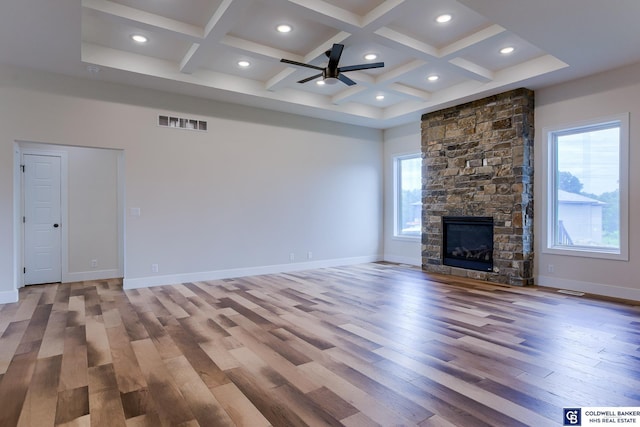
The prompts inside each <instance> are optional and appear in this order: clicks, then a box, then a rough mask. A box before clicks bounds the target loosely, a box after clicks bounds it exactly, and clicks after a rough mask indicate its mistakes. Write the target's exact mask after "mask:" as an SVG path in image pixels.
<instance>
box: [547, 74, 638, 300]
mask: <svg viewBox="0 0 640 427" xmlns="http://www.w3.org/2000/svg"><path fill="white" fill-rule="evenodd" d="M639 100H640V64H636V65H632V66H628V67H625V68H621V69H618V70H615V71H610V72H606V73H602V74H598V75H595V76H591V77H587V78H583V79H580V80H576V81H573V82H570V83H565V84H560V85H557V86H553V87H549V88H545V89H542V90H538V91H536V110H535V122H536V130H535V132H536V136H535V165H536V174H535V199H536V204H535V236H536V238H535V247H536V249H535V252H536V260H537V262H536V267H537V271H538V283H539V284H540V285H545V286H551V287H558V288H565V289H572V290H578V291H583V292H592V293H596V294H601V295H607V296H612V297H618V298H628V299H635V300H640V280H639V279H638V278H639V277H640V257H639V255H638V254H639V253H640V228H639V227H638V226H637V225H638V221H637V218H638V213H639V212H640V172H639V170H638V168H637V167H635V165H638V164H640V149H639V148H640V131H639V130H638V129H639V128H640V101H639ZM621 113H630V158H629V159H628V160H629V164H630V168H629V183H630V185H629V218H630V221H629V222H630V224H629V231H630V235H629V261H612V260H603V259H594V258H584V257H575V256H566V255H554V254H546V253H544V252H543V249H544V248H543V239H542V238H540V236H542V235H543V233H545V230H546V228H545V227H546V225H545V223H544V210H543V203H542V201H543V200H544V198H545V197H547V192H546V186H545V181H544V176H543V173H542V165H543V163H544V162H545V159H544V150H543V144H545V143H546V141H545V135H544V134H543V129H544V128H548V127H557V126H561V125H564V124H568V123H575V122H579V121H583V120H588V119H597V118H601V117H607V116H611V115H615V114H621ZM549 265H553V270H554V272H553V273H550V272H549V268H548V266H549Z"/></svg>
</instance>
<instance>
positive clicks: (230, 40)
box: [220, 35, 305, 62]
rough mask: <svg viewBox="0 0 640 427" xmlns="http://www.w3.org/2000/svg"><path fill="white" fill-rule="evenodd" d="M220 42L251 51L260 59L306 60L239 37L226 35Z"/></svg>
mask: <svg viewBox="0 0 640 427" xmlns="http://www.w3.org/2000/svg"><path fill="white" fill-rule="evenodd" d="M220 43H222V44H225V45H227V46H229V47H232V48H234V49H239V50H241V51H244V52H247V53H250V54H252V55H255V56H256V57H258V58H260V59H265V60H268V61H273V60H276V61H280V59H281V58H288V59H291V60H292V61H298V62H305V58H303V57H302V56H300V55H292V54H291V53H289V52H287V51H285V50H280V49H275V48H272V47H269V46H265V45H262V44H260V43H255V42H252V41H249V40H245V39H241V38H238V37H234V36H230V35H226V36H224V37H223V38H222V39H221V40H220Z"/></svg>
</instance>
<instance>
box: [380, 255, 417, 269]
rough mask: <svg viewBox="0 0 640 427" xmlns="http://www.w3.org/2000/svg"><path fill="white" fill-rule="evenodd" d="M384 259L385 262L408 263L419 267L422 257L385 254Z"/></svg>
mask: <svg viewBox="0 0 640 427" xmlns="http://www.w3.org/2000/svg"><path fill="white" fill-rule="evenodd" d="M384 260H385V261H387V262H395V263H397V264H408V265H415V266H417V267H420V266H421V265H422V258H420V257H418V258H412V257H403V256H397V255H385V256H384Z"/></svg>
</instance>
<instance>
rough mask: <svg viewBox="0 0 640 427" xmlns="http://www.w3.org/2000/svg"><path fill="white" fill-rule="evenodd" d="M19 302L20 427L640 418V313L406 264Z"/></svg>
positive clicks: (70, 290) (6, 339) (11, 322)
mask: <svg viewBox="0 0 640 427" xmlns="http://www.w3.org/2000/svg"><path fill="white" fill-rule="evenodd" d="M19 294H20V301H19V302H18V303H13V304H5V305H0V402H1V403H2V405H1V406H2V407H1V408H0V425H1V426H3V427H4V426H21V427H24V426H38V427H42V426H90V425H91V426H112V425H113V426H115V425H118V426H134V427H135V426H153V427H156V426H184V427H189V426H194V427H195V426H198V425H207V426H209V425H229V426H232V425H237V426H249V427H263V426H271V425H272V426H276V427H279V426H285V425H286V426H327V425H336V426H337V425H344V426H367V427H369V426H376V425H381V426H396V425H404V426H421V427H424V426H443V427H451V426H463V427H467V426H473V427H482V426H505V427H516V426H534V425H535V426H543V427H544V426H555V425H560V424H562V421H561V420H562V408H563V407H580V406H640V392H638V390H640V368H638V366H640V329H639V327H640V303H634V302H623V301H607V300H599V299H596V298H590V297H582V298H579V297H573V296H570V295H564V294H559V293H557V292H555V291H553V290H549V289H543V288H536V287H529V288H518V287H515V288H514V287H509V286H504V285H494V284H491V283H486V282H478V281H475V280H472V279H466V278H460V277H452V276H441V275H433V274H426V273H425V272H423V271H421V270H420V269H419V268H412V267H407V266H400V265H395V264H389V263H370V264H360V265H353V266H347V267H331V268H322V269H316V270H309V271H301V272H290V273H282V274H272V275H262V276H253V277H242V278H230V279H223V280H212V281H206V282H192V283H183V284H177V285H174V286H159V287H153V288H144V289H137V290H127V291H124V290H123V289H122V281H121V280H119V279H109V280H98V281H86V282H75V283H65V284H48V285H42V286H29V287H25V288H22V289H20V290H19Z"/></svg>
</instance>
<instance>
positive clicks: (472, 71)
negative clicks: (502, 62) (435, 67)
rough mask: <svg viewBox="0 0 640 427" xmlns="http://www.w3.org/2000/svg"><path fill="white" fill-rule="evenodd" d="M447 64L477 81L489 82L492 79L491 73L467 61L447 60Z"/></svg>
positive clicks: (461, 59)
mask: <svg viewBox="0 0 640 427" xmlns="http://www.w3.org/2000/svg"><path fill="white" fill-rule="evenodd" d="M449 63H450V64H452V65H455V66H456V67H458V69H459V71H461V72H462V73H463V74H465V75H466V76H467V77H469V78H471V79H474V80H478V81H481V82H484V83H486V82H490V81H491V80H493V79H494V75H493V71H491V70H487V69H486V68H484V67H481V66H480V65H478V64H476V63H474V62H471V61H467V60H466V59H464V58H453V59H450V60H449Z"/></svg>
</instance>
